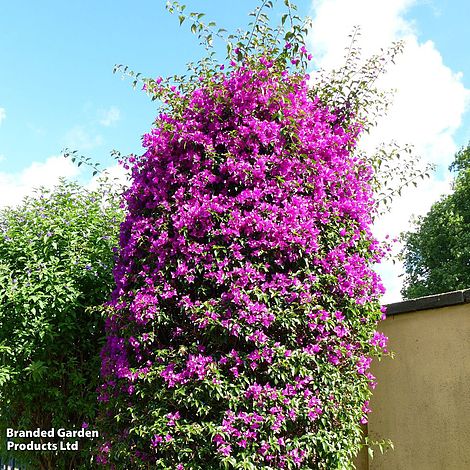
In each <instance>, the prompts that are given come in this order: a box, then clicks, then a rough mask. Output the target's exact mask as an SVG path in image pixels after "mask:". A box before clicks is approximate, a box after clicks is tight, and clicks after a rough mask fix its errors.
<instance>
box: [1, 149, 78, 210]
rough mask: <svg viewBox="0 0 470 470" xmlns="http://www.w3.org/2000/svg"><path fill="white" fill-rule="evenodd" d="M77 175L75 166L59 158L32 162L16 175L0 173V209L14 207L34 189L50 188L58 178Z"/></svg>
mask: <svg viewBox="0 0 470 470" xmlns="http://www.w3.org/2000/svg"><path fill="white" fill-rule="evenodd" d="M78 173H79V169H78V168H77V166H76V165H74V164H73V163H72V162H71V161H70V160H67V159H65V158H64V157H61V156H57V157H56V156H54V157H49V158H48V159H47V160H46V161H45V162H33V163H32V164H31V165H30V166H29V167H27V168H25V169H24V170H23V171H21V172H20V173H17V174H11V173H1V172H0V207H5V206H14V205H16V204H18V203H19V202H21V200H22V199H23V197H25V196H26V195H31V194H32V193H33V189H34V188H37V187H39V186H45V187H47V188H51V187H53V186H54V185H56V184H57V183H58V182H59V178H61V177H64V178H70V177H73V176H76V175H77V174H78Z"/></svg>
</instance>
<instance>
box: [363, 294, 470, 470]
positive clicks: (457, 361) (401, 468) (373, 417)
mask: <svg viewBox="0 0 470 470" xmlns="http://www.w3.org/2000/svg"><path fill="white" fill-rule="evenodd" d="M381 330H382V331H383V332H384V333H385V334H386V335H387V336H388V337H389V349H390V350H392V351H394V353H395V359H390V358H385V359H383V360H382V361H381V362H378V363H376V364H374V365H373V367H372V372H373V374H374V375H376V376H377V380H378V385H377V387H376V389H375V392H374V396H373V399H372V401H371V408H372V413H371V414H370V419H369V425H368V434H369V436H370V438H372V439H378V440H380V439H383V438H386V439H391V440H392V441H393V443H394V446H395V450H389V451H388V452H386V453H385V454H384V455H381V454H380V452H378V451H376V452H375V455H374V459H372V460H370V459H361V461H360V462H358V469H359V470H366V469H367V470H465V469H470V304H469V303H462V304H458V305H453V306H448V307H444V308H434V309H429V310H421V311H415V312H409V313H400V314H396V315H390V316H389V317H388V318H387V320H386V321H385V322H383V323H382V326H381Z"/></svg>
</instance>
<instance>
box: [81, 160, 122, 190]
mask: <svg viewBox="0 0 470 470" xmlns="http://www.w3.org/2000/svg"><path fill="white" fill-rule="evenodd" d="M103 173H105V174H106V176H107V178H108V181H110V182H112V184H113V185H115V186H116V187H128V186H129V175H130V170H125V169H124V167H123V166H122V165H118V164H115V165H113V166H109V167H107V168H105V169H104V171H103ZM102 176H103V175H102V174H100V175H95V176H94V177H93V178H92V179H91V180H90V182H89V183H88V184H87V188H88V189H91V190H94V189H97V188H98V182H99V179H100V178H101V177H102Z"/></svg>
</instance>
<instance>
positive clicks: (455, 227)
mask: <svg viewBox="0 0 470 470" xmlns="http://www.w3.org/2000/svg"><path fill="white" fill-rule="evenodd" d="M450 170H453V171H455V172H456V177H455V180H454V184H453V192H452V193H451V194H449V195H447V196H444V197H442V198H441V199H440V200H439V201H438V202H436V203H435V204H433V205H432V207H431V209H430V211H429V212H428V214H427V215H426V216H422V217H419V218H418V219H417V220H416V222H415V229H414V230H413V231H410V232H407V233H406V234H405V235H404V241H405V246H404V249H403V256H404V262H405V270H406V278H405V282H404V286H403V289H402V294H403V295H404V297H405V298H409V299H412V298H416V297H421V296H425V295H432V294H439V293H442V292H449V291H453V290H458V289H466V288H468V287H470V205H469V201H470V144H469V145H467V147H465V148H462V149H461V150H460V151H459V152H457V154H456V155H455V159H454V162H453V163H452V165H451V166H450Z"/></svg>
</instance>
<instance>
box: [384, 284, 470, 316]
mask: <svg viewBox="0 0 470 470" xmlns="http://www.w3.org/2000/svg"><path fill="white" fill-rule="evenodd" d="M466 303H470V289H465V290H456V291H453V292H445V293H444V294H435V295H428V296H426V297H418V298H417V299H411V300H403V301H401V302H395V303H392V304H388V305H386V307H387V316H389V315H398V314H400V313H409V312H417V311H419V310H430V309H433V308H441V307H448V306H450V305H458V304H466Z"/></svg>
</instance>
